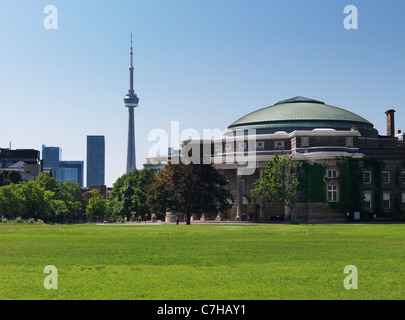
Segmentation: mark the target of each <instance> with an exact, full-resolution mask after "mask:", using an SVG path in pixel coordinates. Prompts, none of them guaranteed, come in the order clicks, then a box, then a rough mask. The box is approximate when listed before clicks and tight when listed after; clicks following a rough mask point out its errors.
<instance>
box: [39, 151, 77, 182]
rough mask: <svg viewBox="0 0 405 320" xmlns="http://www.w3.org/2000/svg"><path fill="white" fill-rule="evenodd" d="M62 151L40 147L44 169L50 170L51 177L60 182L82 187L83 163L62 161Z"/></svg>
mask: <svg viewBox="0 0 405 320" xmlns="http://www.w3.org/2000/svg"><path fill="white" fill-rule="evenodd" d="M61 158H62V149H61V148H59V147H48V146H46V145H42V160H43V166H44V168H50V169H51V170H52V176H53V177H54V178H55V179H56V180H58V181H60V182H62V183H63V182H65V181H67V180H70V181H72V182H74V183H78V184H79V185H80V186H81V187H83V165H84V161H62V159H61Z"/></svg>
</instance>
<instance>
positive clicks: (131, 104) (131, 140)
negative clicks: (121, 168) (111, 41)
mask: <svg viewBox="0 0 405 320" xmlns="http://www.w3.org/2000/svg"><path fill="white" fill-rule="evenodd" d="M138 102H139V99H138V97H137V95H136V94H135V92H134V66H133V59H132V33H131V54H130V65H129V90H128V93H127V95H126V96H125V98H124V105H125V107H127V108H128V149H127V173H129V172H131V171H133V170H135V169H136V157H135V121H134V110H135V108H136V107H137V106H138Z"/></svg>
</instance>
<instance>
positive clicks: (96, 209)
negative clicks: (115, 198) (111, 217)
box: [86, 190, 108, 219]
mask: <svg viewBox="0 0 405 320" xmlns="http://www.w3.org/2000/svg"><path fill="white" fill-rule="evenodd" d="M87 193H88V194H90V195H91V198H90V199H89V204H88V205H87V209H86V214H87V216H88V217H90V218H93V219H103V218H105V217H106V216H107V208H108V206H107V200H105V199H104V198H103V196H102V195H101V194H100V193H99V192H98V191H97V190H90V191H87Z"/></svg>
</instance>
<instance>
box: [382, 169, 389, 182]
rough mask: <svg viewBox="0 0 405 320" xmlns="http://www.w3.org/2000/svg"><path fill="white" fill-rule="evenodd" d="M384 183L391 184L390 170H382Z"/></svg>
mask: <svg viewBox="0 0 405 320" xmlns="http://www.w3.org/2000/svg"><path fill="white" fill-rule="evenodd" d="M382 183H383V184H389V183H390V172H389V171H383V172H382Z"/></svg>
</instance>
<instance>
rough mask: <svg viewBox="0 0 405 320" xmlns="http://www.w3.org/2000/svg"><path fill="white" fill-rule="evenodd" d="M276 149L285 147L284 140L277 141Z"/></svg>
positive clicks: (275, 143)
mask: <svg viewBox="0 0 405 320" xmlns="http://www.w3.org/2000/svg"><path fill="white" fill-rule="evenodd" d="M274 149H284V141H275V142H274Z"/></svg>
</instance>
